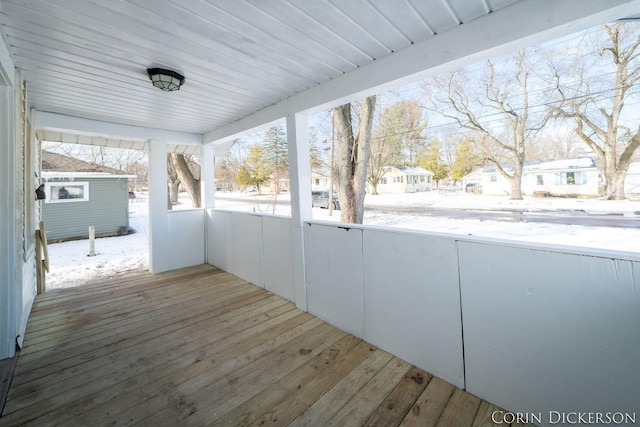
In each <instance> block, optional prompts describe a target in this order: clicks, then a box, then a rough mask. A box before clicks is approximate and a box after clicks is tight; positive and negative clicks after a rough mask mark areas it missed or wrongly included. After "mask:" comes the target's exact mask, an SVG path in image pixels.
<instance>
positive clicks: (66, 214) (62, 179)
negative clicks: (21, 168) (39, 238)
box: [42, 172, 135, 242]
mask: <svg viewBox="0 0 640 427" xmlns="http://www.w3.org/2000/svg"><path fill="white" fill-rule="evenodd" d="M42 177H43V180H44V184H45V192H46V199H45V200H44V203H43V205H42V217H43V220H44V222H45V224H46V233H47V240H48V241H49V242H58V241H64V240H73V239H84V238H88V236H89V227H90V226H94V227H95V234H96V237H106V236H116V235H122V234H127V233H128V230H129V189H128V186H129V182H128V181H129V178H134V177H135V176H133V175H115V174H110V173H96V172H43V173H42Z"/></svg>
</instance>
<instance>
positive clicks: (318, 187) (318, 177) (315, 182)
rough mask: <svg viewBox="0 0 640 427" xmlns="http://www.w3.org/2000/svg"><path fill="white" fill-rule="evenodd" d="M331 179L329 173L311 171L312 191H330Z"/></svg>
mask: <svg viewBox="0 0 640 427" xmlns="http://www.w3.org/2000/svg"><path fill="white" fill-rule="evenodd" d="M330 180H331V177H330V176H329V172H327V171H311V189H312V190H315V191H326V190H328V189H329V181H330Z"/></svg>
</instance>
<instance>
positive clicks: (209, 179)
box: [200, 144, 216, 209]
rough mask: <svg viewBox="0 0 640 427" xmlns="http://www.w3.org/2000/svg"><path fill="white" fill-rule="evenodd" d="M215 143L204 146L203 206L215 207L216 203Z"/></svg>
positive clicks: (201, 177) (201, 175)
mask: <svg viewBox="0 0 640 427" xmlns="http://www.w3.org/2000/svg"><path fill="white" fill-rule="evenodd" d="M215 160H216V159H215V155H214V151H213V144H208V145H204V146H203V147H202V172H201V174H200V180H201V181H200V182H201V184H202V186H201V189H200V191H201V193H202V207H203V208H205V209H213V208H215V205H216V196H215V193H216V167H215Z"/></svg>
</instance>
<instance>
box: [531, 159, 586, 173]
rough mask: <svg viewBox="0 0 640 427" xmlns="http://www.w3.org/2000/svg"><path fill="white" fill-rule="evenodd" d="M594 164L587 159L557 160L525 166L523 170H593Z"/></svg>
mask: <svg viewBox="0 0 640 427" xmlns="http://www.w3.org/2000/svg"><path fill="white" fill-rule="evenodd" d="M595 167H596V163H595V162H594V161H593V159H591V158H589V157H580V158H577V159H558V160H549V161H546V162H545V161H543V162H540V163H536V164H531V165H526V166H525V167H524V170H557V169H585V168H595Z"/></svg>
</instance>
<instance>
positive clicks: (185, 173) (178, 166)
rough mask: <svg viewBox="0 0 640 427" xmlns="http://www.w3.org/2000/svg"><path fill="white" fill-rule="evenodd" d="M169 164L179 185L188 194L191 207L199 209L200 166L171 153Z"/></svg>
mask: <svg viewBox="0 0 640 427" xmlns="http://www.w3.org/2000/svg"><path fill="white" fill-rule="evenodd" d="M171 163H172V164H173V167H174V169H175V171H176V173H177V174H178V178H180V184H181V185H182V186H183V187H184V188H185V190H187V193H189V196H190V197H191V201H192V203H193V207H194V208H199V207H200V206H201V198H200V165H198V164H197V163H196V162H195V160H194V159H187V158H186V156H185V155H184V154H178V153H171ZM195 169H197V170H195Z"/></svg>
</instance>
